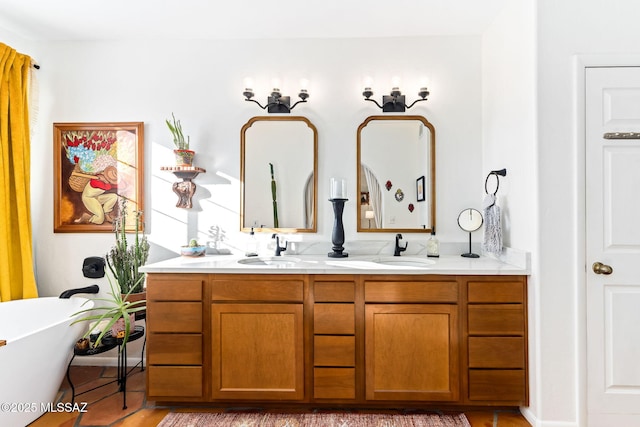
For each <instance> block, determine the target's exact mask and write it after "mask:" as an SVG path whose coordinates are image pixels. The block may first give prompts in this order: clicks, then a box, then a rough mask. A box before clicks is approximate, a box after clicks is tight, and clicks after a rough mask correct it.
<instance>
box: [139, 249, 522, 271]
mask: <svg viewBox="0 0 640 427" xmlns="http://www.w3.org/2000/svg"><path fill="white" fill-rule="evenodd" d="M502 258H507V261H506V262H505V261H504V260H500V259H497V258H493V257H490V256H480V258H465V257H462V256H460V255H442V256H440V257H439V258H427V257H426V256H424V255H422V256H417V255H406V256H404V255H403V256H399V257H394V256H387V255H361V256H353V255H349V257H346V258H329V257H328V256H327V255H282V256H279V257H275V256H264V257H249V258H247V257H244V256H236V255H206V256H202V257H196V258H190V257H176V258H171V259H168V260H165V261H160V262H157V263H154V264H148V265H145V266H144V267H142V268H141V269H140V270H141V271H143V272H147V273H220V274H222V273H224V274H453V275H528V274H530V266H529V264H530V263H529V256H528V254H519V255H516V256H507V257H502Z"/></svg>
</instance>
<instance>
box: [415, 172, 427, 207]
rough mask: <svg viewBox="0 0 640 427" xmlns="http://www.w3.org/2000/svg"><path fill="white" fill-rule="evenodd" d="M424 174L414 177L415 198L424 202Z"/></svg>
mask: <svg viewBox="0 0 640 427" xmlns="http://www.w3.org/2000/svg"><path fill="white" fill-rule="evenodd" d="M424 194H425V193H424V175H422V176H421V177H420V178H418V179H416V199H417V200H418V201H419V202H424Z"/></svg>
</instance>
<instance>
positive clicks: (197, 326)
mask: <svg viewBox="0 0 640 427" xmlns="http://www.w3.org/2000/svg"><path fill="white" fill-rule="evenodd" d="M147 322H148V323H149V330H151V331H153V332H193V333H200V332H202V303H199V302H153V303H151V304H147Z"/></svg>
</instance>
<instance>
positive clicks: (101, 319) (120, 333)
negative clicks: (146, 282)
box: [71, 275, 146, 349]
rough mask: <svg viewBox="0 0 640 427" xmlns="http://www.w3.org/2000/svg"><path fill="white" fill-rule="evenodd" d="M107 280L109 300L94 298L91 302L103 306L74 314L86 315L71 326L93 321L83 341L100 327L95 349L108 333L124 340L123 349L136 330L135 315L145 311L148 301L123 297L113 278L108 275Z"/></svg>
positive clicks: (94, 344) (96, 306) (126, 295)
mask: <svg viewBox="0 0 640 427" xmlns="http://www.w3.org/2000/svg"><path fill="white" fill-rule="evenodd" d="M107 279H108V280H109V287H110V292H109V298H92V299H91V301H95V302H96V303H102V304H101V305H98V304H96V305H95V306H94V307H92V308H87V309H84V310H80V311H78V312H76V313H74V314H72V317H74V316H77V315H82V314H86V315H85V316H82V317H80V318H78V319H76V320H75V321H74V322H73V323H71V324H72V325H73V324H75V323H79V322H90V321H93V323H92V324H91V326H90V327H89V330H88V331H87V332H85V334H84V335H83V337H82V338H83V339H85V338H87V337H89V336H90V335H91V334H92V333H93V332H94V331H95V330H96V328H98V327H100V328H101V330H100V333H99V335H98V337H97V338H96V340H95V342H94V343H93V348H96V347H99V346H100V344H101V343H102V340H103V339H104V337H105V335H106V334H107V332H109V331H111V336H112V337H113V338H118V339H122V343H121V345H122V347H121V349H122V348H123V347H124V345H125V344H126V343H127V341H128V340H129V336H130V335H131V332H132V331H133V329H134V326H135V314H136V313H138V312H140V311H143V310H145V308H146V300H140V301H135V302H132V301H129V300H128V298H127V297H128V296H129V294H125V295H123V294H122V293H121V292H120V289H119V288H118V287H117V285H115V284H114V281H113V280H112V279H111V276H109V275H107ZM85 304H86V302H85Z"/></svg>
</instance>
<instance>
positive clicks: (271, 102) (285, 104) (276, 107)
mask: <svg viewBox="0 0 640 427" xmlns="http://www.w3.org/2000/svg"><path fill="white" fill-rule="evenodd" d="M242 95H243V96H244V98H245V101H251V102H255V103H256V104H258V107H260V108H262V109H263V110H267V112H268V113H276V114H288V113H291V110H293V109H294V108H295V106H296V105H298V104H300V103H303V102H307V98H309V92H307V89H300V93H298V97H299V98H300V101H297V102H296V103H295V104H293V105H291V97H289V96H282V93H281V92H280V89H279V88H278V87H274V88H273V90H272V91H271V95H269V96H268V97H267V104H266V105H264V106H263V105H262V104H260V103H259V102H258V101H256V100H255V99H253V97H254V96H255V93H254V92H253V89H252V88H251V87H250V86H249V85H247V84H246V82H245V90H244V92H242Z"/></svg>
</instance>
